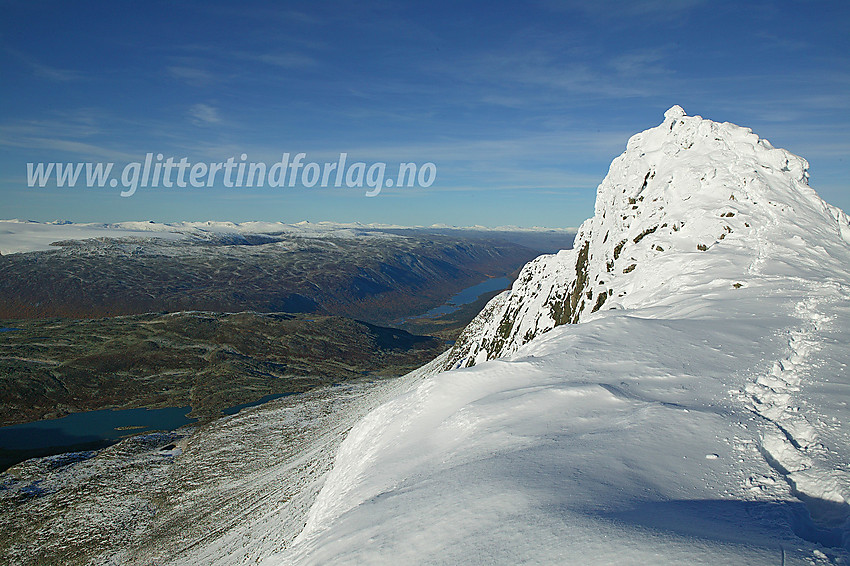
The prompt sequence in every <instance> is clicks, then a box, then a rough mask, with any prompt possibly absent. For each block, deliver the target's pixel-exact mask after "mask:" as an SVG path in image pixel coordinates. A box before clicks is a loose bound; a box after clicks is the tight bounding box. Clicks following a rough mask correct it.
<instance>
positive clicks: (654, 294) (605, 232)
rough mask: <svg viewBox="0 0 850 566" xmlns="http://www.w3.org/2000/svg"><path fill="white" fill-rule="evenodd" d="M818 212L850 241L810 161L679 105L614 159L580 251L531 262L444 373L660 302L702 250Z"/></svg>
mask: <svg viewBox="0 0 850 566" xmlns="http://www.w3.org/2000/svg"><path fill="white" fill-rule="evenodd" d="M801 215H806V217H807V218H805V221H804V222H801V221H800V220H801V219H800V216H801ZM811 217H814V219H815V220H814V224H815V225H817V226H819V231H821V232H823V231H824V230H825V231H827V232H832V233H833V234H834V233H836V232H837V233H838V234H839V235H840V236H841V237H842V238H843V239H844V241H846V242H850V221H848V217H847V215H846V214H844V213H843V212H842V211H840V210H839V209H837V208H835V207H832V206H830V205H828V204H826V203H825V202H823V201H822V200H821V199H820V197H818V196H817V194H816V193H815V192H814V191H813V190H812V189H811V188H810V187H809V186H808V162H807V161H806V160H805V159H803V158H801V157H798V156H796V155H793V154H791V153H790V152H788V151H786V150H784V149H776V148H774V147H773V146H772V145H771V144H770V142H768V141H767V140H764V139H760V138H759V137H758V136H757V135H755V134H753V133H752V131H751V130H750V129H749V128H743V127H740V126H736V125H735V124H730V123H728V122H727V123H717V122H713V121H711V120H706V119H703V118H701V117H700V116H687V115H685V112H684V110H683V109H682V108H681V107H679V106H674V107H673V108H671V109H670V110H668V111H667V112H666V113H665V115H664V122H663V123H662V124H661V125H659V126H657V127H655V128H651V129H649V130H646V131H644V132H641V133H639V134H636V135H635V136H633V137H632V138H631V139H630V140H629V142H628V144H627V147H626V151H625V152H624V153H623V154H622V155H620V156H619V157H617V158H616V159H614V161H613V162H612V163H611V167H610V169H609V171H608V175H607V176H606V177H605V179H604V180H603V181H602V183H601V184H600V185H599V187H598V189H597V198H596V207H595V214H594V216H593V217H592V218H590V219H589V220H587V221H585V222H584V223H583V224H582V225H581V227H580V228H579V231H578V234H577V236H576V240H575V245H574V247H573V248H574V249H573V250H565V251H562V252H559V253H558V254H554V255H546V256H541V257H540V258H538V259H536V260H535V261H533V262H531V263H529V264H528V265H527V266H526V267H525V268H524V269H523V270H522V272H521V273H520V275H519V277H518V279H517V281H516V282H515V283H514V285H513V287H512V289H511V290H510V291H508V292H506V294H505V296H500V297H497V298H496V299H494V300H493V304H491V305H489V306H488V307H487V309H485V310H484V311H483V312H482V313H481V315H479V317H478V319H476V320H475V321H473V323H472V324H470V326H469V327H468V328H467V329H466V330H465V332H464V333H463V334H462V335H461V337H460V338H459V340H458V341H457V344H456V346H455V348H454V350H453V352H452V354H451V355H450V357H449V360H448V365H447V369H452V368H457V367H469V366H472V365H474V364H476V363H480V362H482V361H484V360H487V359H493V358H498V357H504V356H507V355H510V354H512V353H513V352H515V351H516V349H517V348H518V347H520V346H521V345H522V344H525V343H527V342H529V341H530V340H531V339H533V338H534V337H535V336H538V335H540V334H542V333H544V332H547V331H549V330H551V329H552V328H554V327H555V326H558V325H561V324H566V323H576V322H580V321H583V320H587V319H588V318H589V317H590V316H591V315H592V314H593V313H595V312H597V311H599V310H601V309H618V308H634V307H639V306H642V305H647V304H656V305H657V304H661V303H663V302H664V301H665V300H669V299H670V298H671V297H674V296H675V294H676V293H679V292H681V289H680V288H679V287H678V286H677V285H675V279H676V278H677V277H678V275H679V274H680V270H681V269H682V268H683V267H685V268H691V269H692V270H698V269H700V268H701V266H702V267H705V266H707V265H709V264H710V263H711V260H710V259H707V258H706V257H701V255H708V256H710V255H713V254H716V253H718V252H719V253H729V252H732V253H749V251H748V250H747V247H748V246H751V244H752V243H753V242H762V241H763V240H765V239H766V238H769V236H770V234H769V233H768V231H769V230H770V229H771V227H775V226H776V225H778V224H790V225H806V224H808V221H810V220H812V218H811ZM833 234H829V235H828V236H830V239H834V238H831V236H833ZM801 237H802V236H801ZM721 244H722V245H721ZM715 247H718V248H717V249H715ZM721 250H722V251H721ZM705 252H708V253H707V254H706V253H705ZM671 258H672V259H671ZM754 261H755V262H756V263H757V261H758V260H754Z"/></svg>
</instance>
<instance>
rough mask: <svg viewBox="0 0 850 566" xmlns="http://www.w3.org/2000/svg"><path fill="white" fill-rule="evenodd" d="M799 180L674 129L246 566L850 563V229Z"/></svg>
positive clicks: (797, 161) (699, 126) (678, 119)
mask: <svg viewBox="0 0 850 566" xmlns="http://www.w3.org/2000/svg"><path fill="white" fill-rule="evenodd" d="M807 177H808V176H807V163H806V162H805V160H803V159H801V158H799V157H796V156H794V155H792V154H790V153H788V152H787V151H784V150H781V149H774V148H773V147H772V146H771V145H770V144H769V143H768V142H767V141H765V140H761V139H759V138H758V137H757V136H756V135H755V134H753V133H752V132H751V131H750V130H748V129H746V128H741V127H738V126H735V125H733V124H728V123H722V124H721V123H716V122H712V121H709V120H703V119H702V118H700V117H696V116H694V117H688V116H686V115H685V114H684V111H683V110H682V109H681V108H679V107H673V108H671V109H670V110H669V111H668V112H667V113H666V114H665V119H664V122H663V123H662V124H661V125H660V126H658V127H656V128H652V129H650V130H647V131H646V132H643V133H641V134H638V135H636V136H634V137H632V139H631V140H629V143H628V146H627V149H626V151H625V153H624V154H623V155H621V156H620V157H618V158H617V159H615V160H614V162H613V163H612V165H611V168H610V171H609V173H608V175H607V177H606V178H605V180H604V181H603V182H602V184H601V185H600V186H599V190H598V195H597V203H596V211H595V214H594V216H593V218H591V219H590V220H588V221H587V222H585V223H584V224H583V225H582V227H581V229H580V231H579V234H578V236H577V239H576V243H575V249H574V250H573V251H567V252H560V253H558V254H555V255H551V256H543V257H541V258H538V259H537V260H535V261H533V262H531V263H530V264H529V265H528V266H527V267H526V268H525V269H524V270H523V272H522V273H521V275H520V277H519V279H518V280H517V282H516V283H515V284H514V286H513V288H512V289H511V290H510V291H507V292H505V293H503V294H502V295H500V296H498V297H497V298H495V299H494V300H493V301H491V303H490V304H489V305H488V306H487V308H486V309H485V310H484V311H483V312H482V313H481V315H479V317H478V318H477V319H476V320H475V321H474V322H473V323H472V324H470V326H469V327H468V328H467V329H466V330H465V332H464V334H463V335H462V336H461V339H460V340H459V341H458V343H457V345H456V346H455V348H454V350H453V351H452V352H451V354H450V357H449V358H448V361H447V362H446V363H445V365H444V367H447V368H459V367H466V369H459V370H456V371H448V372H444V373H442V374H439V375H435V376H432V377H431V378H429V379H427V380H425V381H422V382H413V383H412V384H411V388H410V389H409V391H408V392H407V393H405V394H402V395H399V396H397V397H395V398H393V399H390V400H388V401H387V402H386V403H385V404H383V405H382V406H381V407H379V408H378V409H376V410H374V411H372V412H371V413H369V414H368V415H367V416H366V417H364V418H363V420H361V421H360V422H359V423H358V425H357V426H355V427H354V428H353V429H352V431H351V432H350V433H349V435H348V437H347V438H346V440H345V441H344V442H343V443H342V445H341V446H340V449H339V451H338V453H337V456H336V460H335V463H334V468H333V470H332V472H331V473H330V474H329V476H328V478H327V481H326V483H325V485H324V487H323V489H322V491H321V492H320V493H319V495H318V496H317V498H316V502H315V503H314V505H313V506H312V508H311V510H310V512H309V514H308V517H307V521H306V523H307V524H306V527H305V528H304V530H303V531H302V532H301V534H300V535H299V536H298V537H297V538H296V540H295V541H294V544H292V545H291V546H289V547H288V548H286V549H285V550H283V551H282V552H281V553H279V554H277V555H274V556H271V557H269V558H268V559H267V561H266V562H264V564H323V563H335V564H357V563H370V564H374V563H387V564H390V563H399V562H402V563H453V564H457V563H484V562H486V563H541V564H553V563H567V564H612V563H617V564H684V563H686V564H847V563H848V550H850V424H848V421H850V407H848V402H850V376H848V374H847V366H848V364H850V238H848V235H850V225H848V218H847V216H846V215H845V214H844V213H843V212H841V211H839V210H837V209H835V208H834V207H831V206H829V205H828V204H826V203H824V202H823V201H822V200H821V199H820V198H819V197H818V196H817V195H816V194H815V192H814V191H813V190H812V189H811V188H809V186H808V182H807ZM567 323H578V324H567ZM493 358H501V359H493ZM488 359H489V360H491V361H486V360H488ZM471 365H475V367H468V366H471Z"/></svg>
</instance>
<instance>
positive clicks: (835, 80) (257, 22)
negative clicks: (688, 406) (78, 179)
mask: <svg viewBox="0 0 850 566" xmlns="http://www.w3.org/2000/svg"><path fill="white" fill-rule="evenodd" d="M0 9H2V11H3V13H4V17H3V21H2V22H0V199H1V200H0V202H1V203H2V204H0V218H27V219H32V220H39V221H48V220H55V219H67V220H73V221H81V222H83V221H121V220H147V219H152V220H157V221H178V220H234V221H244V220H279V221H284V222H297V221H301V220H310V221H320V220H332V221H345V222H348V221H359V222H380V223H395V224H408V225H412V224H415V225H430V224H433V223H445V224H454V225H473V224H481V225H489V226H496V225H506V224H513V225H519V226H535V225H537V226H549V227H566V226H576V225H578V224H579V223H580V222H581V221H582V220H583V219H584V218H586V217H588V216H589V215H591V214H592V212H593V201H594V198H595V190H596V186H597V185H598V184H599V182H600V181H601V180H602V178H603V177H604V176H605V173H606V172H607V169H608V165H609V163H610V161H611V160H612V159H613V158H614V157H615V156H616V155H618V154H619V153H621V152H622V151H623V149H624V147H625V143H626V140H627V139H628V137H629V136H630V135H632V134H633V133H636V132H638V131H641V130H644V129H646V128H649V127H652V126H655V125H657V124H658V123H660V122H661V120H662V115H663V112H664V111H665V110H666V109H667V108H668V107H670V106H672V105H673V104H680V105H682V106H683V107H684V108H685V110H686V111H687V112H688V113H689V114H699V115H702V116H704V117H707V118H711V119H714V120H718V121H730V122H735V123H738V124H741V125H746V126H748V127H751V128H752V129H753V130H754V131H755V132H756V133H758V134H759V135H761V136H762V137H765V138H767V139H769V140H770V141H771V142H772V143H773V144H774V145H776V146H779V147H784V148H786V149H789V150H790V151H792V152H794V153H797V154H799V155H802V156H803V157H805V158H806V159H808V160H809V162H810V164H811V184H812V186H813V187H814V188H815V189H816V190H817V191H818V192H819V193H820V194H821V196H823V197H824V198H825V199H827V200H828V201H830V202H832V203H833V204H836V205H838V206H840V207H842V208H844V209H845V210H850V33H848V29H850V5H848V4H847V3H846V2H817V1H800V2H758V1H756V2H722V1H720V2H717V1H714V2H709V1H701V0H681V1H678V2H663V1H661V0H635V1H631V2H613V1H605V0H596V1H593V2H579V1H571V0H566V1H555V0H539V1H536V2H535V1H532V2H525V3H518V2H498V1H496V2H427V3H426V2H423V3H415V2H392V1H368V0H367V1H363V2H334V1H330V2H320V3H313V4H311V3H306V2H298V3H294V2H278V3H271V2H269V3H257V2H251V1H243V2H233V3H225V2H214V1H213V2H144V3H142V2H114V1H113V2H96V1H95V2H73V3H70V2H40V1H38V0H25V1H20V2H18V1H2V0H0ZM148 152H154V153H162V154H163V155H164V156H165V157H169V156H172V157H174V158H175V160H177V159H180V158H182V157H187V158H188V161H189V162H191V163H194V162H222V161H225V160H226V159H227V158H229V157H235V158H237V159H238V158H239V156H240V155H241V154H242V153H245V154H247V156H248V161H258V162H265V163H267V164H271V163H274V162H276V161H279V160H280V159H281V155H282V154H283V153H284V152H290V153H291V154H293V155H294V154H295V153H298V152H304V153H306V154H307V157H306V160H307V161H315V162H319V163H321V162H325V161H336V159H337V157H338V155H339V154H340V153H341V152H345V153H347V154H348V156H349V160H350V161H363V162H366V163H374V162H386V163H387V167H388V171H394V168H395V167H397V164H398V163H399V162H416V163H418V164H423V163H426V162H432V163H434V164H435V165H436V167H437V178H436V180H435V182H434V183H433V184H432V185H431V186H430V187H427V188H425V187H413V188H407V187H402V188H396V187H393V188H385V189H384V190H382V192H381V194H379V195H378V196H375V197H372V198H369V197H365V196H364V190H362V189H359V188H348V187H341V188H334V187H329V188H316V187H314V188H305V187H300V186H296V187H293V188H289V187H282V188H269V187H264V188H256V187H254V188H247V187H242V188H225V187H223V186H221V185H220V184H217V185H216V186H214V187H211V188H191V187H188V188H176V187H172V188H150V187H147V188H139V189H138V190H137V192H136V194H134V195H133V196H132V197H129V198H122V197H121V196H120V195H119V192H120V189H114V188H110V187H102V188H84V187H81V186H78V187H74V188H68V187H61V188H59V187H55V186H50V185H49V184H48V186H46V187H43V188H39V187H34V188H28V187H27V186H26V163H28V162H39V161H43V162H86V161H92V162H110V161H112V162H115V163H117V164H118V167H120V166H121V165H122V164H125V163H127V162H132V161H142V160H143V159H144V156H145V154H146V153H148Z"/></svg>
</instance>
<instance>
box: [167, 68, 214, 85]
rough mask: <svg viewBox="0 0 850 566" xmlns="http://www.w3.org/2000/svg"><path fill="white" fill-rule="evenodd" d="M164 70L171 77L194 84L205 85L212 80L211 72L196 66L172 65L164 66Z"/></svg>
mask: <svg viewBox="0 0 850 566" xmlns="http://www.w3.org/2000/svg"><path fill="white" fill-rule="evenodd" d="M165 71H166V72H167V73H168V74H169V75H171V76H172V77H173V78H175V79H179V80H181V81H183V82H186V83H188V84H190V85H195V86H206V85H208V84H210V83H212V82H213V80H214V76H213V74H212V73H210V72H209V71H207V70H205V69H201V68H198V67H188V66H183V65H172V66H169V67H166V68H165Z"/></svg>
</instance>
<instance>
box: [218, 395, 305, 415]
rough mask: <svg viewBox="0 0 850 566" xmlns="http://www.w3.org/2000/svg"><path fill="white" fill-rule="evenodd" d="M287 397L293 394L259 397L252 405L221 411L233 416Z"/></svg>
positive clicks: (242, 405)
mask: <svg viewBox="0 0 850 566" xmlns="http://www.w3.org/2000/svg"><path fill="white" fill-rule="evenodd" d="M289 395H294V393H276V394H273V395H266V396H265V397H261V398H260V399H259V400H258V401H254V402H253V403H243V404H241V405H235V406H233V407H230V408H229V409H224V410H223V411H221V412H222V413H224V414H225V415H235V414H236V413H238V412H239V411H241V410H242V409H247V408H248V407H256V406H257V405H262V404H263V403H268V402H269V401H272V400H274V399H280V398H281V397H287V396H289Z"/></svg>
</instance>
